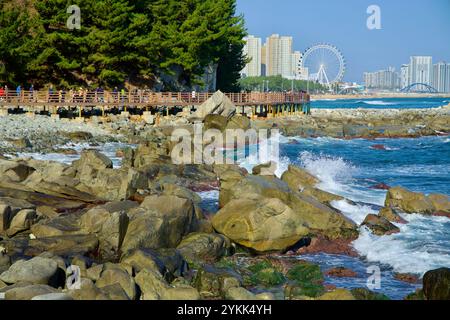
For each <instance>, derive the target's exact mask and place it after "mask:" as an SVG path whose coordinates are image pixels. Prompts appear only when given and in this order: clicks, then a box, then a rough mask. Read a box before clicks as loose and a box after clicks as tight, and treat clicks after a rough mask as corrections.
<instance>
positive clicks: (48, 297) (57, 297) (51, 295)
mask: <svg viewBox="0 0 450 320" xmlns="http://www.w3.org/2000/svg"><path fill="white" fill-rule="evenodd" d="M31 300H51V301H57V300H73V298H72V297H71V296H69V295H68V294H67V293H47V294H43V295H40V296H34V297H33V298H32V299H31Z"/></svg>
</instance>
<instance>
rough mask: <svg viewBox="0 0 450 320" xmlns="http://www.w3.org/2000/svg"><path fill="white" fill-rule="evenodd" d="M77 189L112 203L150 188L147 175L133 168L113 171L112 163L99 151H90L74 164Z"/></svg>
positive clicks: (84, 153)
mask: <svg viewBox="0 0 450 320" xmlns="http://www.w3.org/2000/svg"><path fill="white" fill-rule="evenodd" d="M72 169H73V170H74V171H75V178H76V179H78V180H79V181H80V184H79V185H77V189H78V190H80V191H82V192H87V193H92V194H94V195H96V196H97V197H98V198H101V199H104V200H110V201H117V200H126V199H128V198H129V197H130V196H132V195H133V194H134V193H135V192H136V190H137V189H144V188H146V187H147V186H148V181H147V178H146V177H145V175H143V174H142V173H141V172H140V171H137V170H135V169H133V168H122V169H117V170H115V169H112V161H111V160H110V159H109V158H108V157H106V156H105V155H103V154H101V153H100V152H98V151H93V150H88V151H84V152H83V153H82V154H81V157H80V159H79V160H77V161H74V162H73V168H72Z"/></svg>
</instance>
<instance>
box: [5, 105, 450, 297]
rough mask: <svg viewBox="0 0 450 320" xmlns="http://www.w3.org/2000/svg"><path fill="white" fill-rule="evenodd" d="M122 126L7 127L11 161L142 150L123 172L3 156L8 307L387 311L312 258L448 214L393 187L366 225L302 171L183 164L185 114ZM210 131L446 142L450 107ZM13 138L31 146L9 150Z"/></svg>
mask: <svg viewBox="0 0 450 320" xmlns="http://www.w3.org/2000/svg"><path fill="white" fill-rule="evenodd" d="M226 110H227V109H226V108H225V109H223V108H222V109H221V112H226ZM116 120H117V121H111V119H109V120H101V121H100V120H95V119H94V121H91V122H89V123H84V124H75V123H73V122H66V121H61V120H51V119H48V118H47V119H44V120H43V119H42V118H41V117H38V116H36V118H35V119H29V118H24V117H22V118H20V119H19V118H16V117H15V116H14V117H11V118H9V117H7V118H3V119H2V118H0V121H2V122H1V127H0V128H1V129H0V134H1V135H2V136H1V139H0V141H2V149H1V152H2V153H13V152H19V151H20V152H22V151H24V150H28V151H41V152H47V150H54V149H55V148H58V145H61V144H64V143H67V142H70V141H72V142H76V141H80V139H82V140H83V141H86V142H88V144H89V143H90V144H95V143H101V142H102V141H112V140H121V141H126V142H130V143H133V144H136V148H126V149H123V150H121V151H120V154H121V156H122V157H123V161H122V166H121V167H120V168H113V164H112V161H111V160H110V159H109V158H108V157H106V156H105V155H103V154H102V153H100V152H98V151H95V150H85V151H83V152H82V153H81V154H80V159H79V160H76V161H74V162H73V163H72V164H71V165H66V164H62V163H58V162H51V161H38V160H34V159H17V158H7V157H4V158H0V299H6V300H29V299H34V300H55V299H56V300H72V299H74V300H96V299H101V300H104V299H106V300H139V299H141V300H188V299H192V300H198V299H231V300H255V299H261V300H272V299H280V300H281V299H286V300H314V299H316V300H384V299H388V297H386V296H384V295H382V294H378V293H374V292H371V291H369V290H368V289H367V288H357V289H352V290H348V289H344V288H336V287H330V286H327V285H325V282H324V278H325V275H327V276H333V277H350V278H351V277H353V276H354V272H352V270H346V269H345V268H344V266H342V267H340V268H333V269H329V270H323V269H321V268H320V266H319V265H317V264H315V263H312V262H307V261H303V260H302V259H301V255H302V254H304V253H306V252H325V253H326V252H331V253H340V254H349V255H352V254H355V252H354V251H353V250H352V248H351V246H350V243H351V242H352V241H353V240H355V239H356V238H358V236H359V233H360V230H361V229H362V228H367V229H368V230H370V231H371V232H372V233H374V234H376V235H388V234H393V233H396V232H398V231H399V230H398V227H397V226H396V225H395V224H394V223H402V222H404V221H403V219H402V217H401V216H400V214H410V213H419V214H423V215H438V216H450V202H449V199H448V197H447V196H445V195H439V194H432V195H428V196H426V195H424V194H421V193H414V192H410V191H408V190H406V189H404V188H401V187H394V188H390V189H389V190H388V193H387V197H386V202H385V206H384V207H383V208H382V209H381V210H380V212H379V214H371V215H367V218H366V219H365V221H364V222H363V223H362V224H361V225H357V224H356V223H355V222H353V221H352V220H350V219H348V218H347V217H346V216H345V215H344V214H343V213H342V212H341V211H339V210H337V209H336V208H334V207H333V206H332V205H331V203H332V202H333V201H336V200H339V201H347V202H348V203H352V202H351V201H350V200H347V199H345V198H343V197H341V196H338V195H335V194H332V193H329V192H325V191H323V190H320V189H318V188H317V187H316V185H317V184H318V183H319V180H318V178H317V177H315V176H313V175H311V174H310V173H309V172H307V171H306V170H304V169H302V168H299V167H296V166H292V165H291V166H290V167H289V169H288V170H287V171H286V172H284V174H283V175H282V176H281V178H278V177H276V176H274V175H264V174H262V173H263V172H265V171H264V170H261V169H262V168H264V167H267V166H268V165H269V164H264V165H261V166H259V167H256V168H254V169H253V172H251V173H249V172H247V171H246V170H245V169H242V168H241V167H239V166H237V165H175V164H173V163H172V161H171V158H170V154H171V151H172V148H173V143H172V142H171V141H170V139H169V137H170V135H171V132H172V131H173V130H174V129H175V128H180V127H181V126H182V125H183V126H186V128H187V129H189V128H190V125H189V124H186V123H185V122H184V121H182V120H180V119H179V118H177V117H173V118H169V119H166V124H167V125H165V126H160V127H155V126H153V125H151V124H148V123H143V122H138V121H134V120H133V119H123V118H117V119H116ZM203 120H204V123H205V126H208V127H210V128H217V129H220V130H223V129H225V128H236V127H238V128H249V127H251V126H254V127H255V128H262V127H264V128H266V127H267V128H269V127H270V128H272V127H278V128H280V129H282V130H283V132H284V133H285V134H287V135H307V136H316V135H327V136H335V137H339V138H347V137H365V136H367V137H378V136H380V135H381V136H383V135H385V136H392V137H394V136H403V135H404V133H405V132H406V133H407V134H409V135H411V136H414V134H437V133H438V132H440V133H444V132H448V130H449V125H448V124H449V109H448V108H440V109H434V110H427V111H410V110H407V111H404V112H398V113H396V112H394V111H390V110H389V111H382V113H381V115H380V113H377V114H375V113H374V112H373V111H364V110H352V111H345V112H344V111H341V110H336V111H315V112H314V114H313V116H312V117H295V118H294V117H293V118H288V119H281V118H277V119H271V120H270V119H269V120H267V121H264V122H263V121H260V120H256V121H253V122H250V121H248V119H246V118H244V117H241V116H238V115H233V114H228V115H224V114H221V115H219V114H208V115H206V116H205V117H204V119H203ZM173 122H176V123H177V124H176V126H173V125H174V123H173ZM29 123H32V125H31V126H30V127H29V130H27V129H26V128H27V126H28V124H29ZM170 124H172V126H170ZM16 127H17V128H18V129H14V128H16ZM382 128H384V129H382ZM413 128H414V130H416V131H414V133H413V132H410V131H409V130H410V129H413ZM405 130H406V131H405ZM43 135H50V136H52V137H50V138H48V137H43ZM13 137H14V139H22V138H23V139H28V140H29V142H30V145H27V144H25V145H14V144H11V139H12V138H13ZM208 190H219V210H218V212H210V213H207V212H204V210H202V208H201V198H200V197H199V196H198V194H197V192H198V191H208ZM398 277H399V279H406V280H408V281H412V280H411V279H412V278H411V276H409V277H408V276H406V275H399V276H398ZM449 279H450V270H449V269H446V268H443V269H439V270H434V271H430V272H428V273H427V274H425V276H424V277H423V280H422V281H423V290H419V291H418V292H416V293H411V295H410V296H408V297H405V298H406V299H421V300H424V299H430V300H434V299H450V296H449Z"/></svg>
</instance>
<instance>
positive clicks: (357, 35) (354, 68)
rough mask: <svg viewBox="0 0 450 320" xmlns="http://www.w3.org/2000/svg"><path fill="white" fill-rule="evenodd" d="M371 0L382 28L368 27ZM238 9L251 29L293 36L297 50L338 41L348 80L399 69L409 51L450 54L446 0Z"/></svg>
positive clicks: (442, 57) (245, 0)
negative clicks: (379, 16)
mask: <svg viewBox="0 0 450 320" xmlns="http://www.w3.org/2000/svg"><path fill="white" fill-rule="evenodd" d="M372 4H376V5H378V6H379V7H380V10H381V22H382V24H381V27H382V28H381V30H369V29H368V28H367V25H366V21H367V18H368V17H369V14H367V8H368V7H369V6H370V5H372ZM349 7H351V8H352V10H348V8H349ZM286 8H289V10H287V9H286ZM238 12H240V13H242V14H243V15H244V18H245V21H246V27H247V30H248V33H249V34H253V35H257V36H258V37H261V38H262V39H265V38H266V37H269V36H270V35H271V34H274V33H276V34H282V35H289V36H292V37H293V39H294V46H293V51H301V52H304V51H305V50H306V49H307V48H308V47H310V46H313V45H315V44H317V43H331V44H333V45H335V46H337V47H338V48H339V49H340V50H341V51H342V52H343V54H344V56H345V58H346V61H347V72H346V75H345V77H344V80H345V81H349V82H359V83H361V82H362V81H363V74H364V72H366V71H367V70H381V69H384V68H386V66H395V67H396V69H400V67H401V65H402V64H404V63H405V62H406V61H405V57H409V56H422V55H423V56H433V58H434V60H435V61H436V62H438V61H449V60H450V42H449V41H446V40H445V39H447V38H448V34H450V19H448V12H450V1H448V0H434V1H428V2H423V1H418V0H413V1H406V0H398V1H387V0H380V1H377V2H376V3H374V2H373V1H368V0H367V1H366V0H348V1H347V2H346V5H345V6H342V5H341V4H340V3H339V2H337V1H330V0H317V1H314V2H307V1H296V0H283V1H281V2H280V1H277V2H275V1H273V0H268V1H264V2H259V3H258V5H255V3H254V2H252V1H250V0H238ZM303 12H304V14H302V13H303ZM273 17H283V19H273ZM418 22H419V23H418Z"/></svg>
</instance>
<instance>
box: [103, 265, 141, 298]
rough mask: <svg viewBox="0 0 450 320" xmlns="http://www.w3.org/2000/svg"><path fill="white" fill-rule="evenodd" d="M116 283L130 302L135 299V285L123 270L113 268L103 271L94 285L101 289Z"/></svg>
mask: <svg viewBox="0 0 450 320" xmlns="http://www.w3.org/2000/svg"><path fill="white" fill-rule="evenodd" d="M116 283H117V284H119V285H120V287H121V288H122V289H123V290H124V291H125V293H126V294H127V296H128V298H129V299H130V300H134V299H136V294H137V292H136V283H135V282H134V279H133V277H131V276H130V275H129V274H128V272H127V271H126V270H124V269H123V268H120V267H115V268H111V269H107V270H105V271H103V272H102V274H101V275H100V278H99V279H98V280H97V282H96V283H95V285H96V286H97V287H98V288H100V289H101V288H104V287H108V286H111V285H114V284H116Z"/></svg>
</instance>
